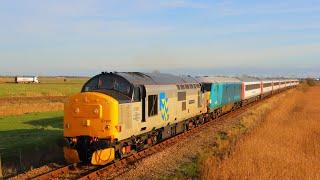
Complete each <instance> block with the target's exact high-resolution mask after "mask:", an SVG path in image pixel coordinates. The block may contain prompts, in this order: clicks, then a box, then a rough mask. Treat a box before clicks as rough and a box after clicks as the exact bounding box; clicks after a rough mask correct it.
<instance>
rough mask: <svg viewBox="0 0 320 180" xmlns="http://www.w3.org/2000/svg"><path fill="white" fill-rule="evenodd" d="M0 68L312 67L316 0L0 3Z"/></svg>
mask: <svg viewBox="0 0 320 180" xmlns="http://www.w3.org/2000/svg"><path fill="white" fill-rule="evenodd" d="M0 27H1V28H0V75H3V74H37V75H46V74H48V75H63V74H68V75H73V74H74V75H93V74H96V73H99V72H100V71H102V70H105V71H152V70H160V71H163V72H175V73H191V74H197V73H198V72H202V73H203V74H237V73H238V74H239V73H253V74H254V73H259V71H262V72H263V73H264V74H268V72H271V73H269V74H274V75H281V74H294V73H295V72H298V73H300V74H301V73H303V72H304V71H310V72H312V73H317V72H319V71H320V59H319V58H320V1H319V0H318V1H307V0H306V1H303V0H301V1H296V0H283V1H278V0H277V1H275V0H269V1H252V0H251V1H248V0H236V1H232V0H230V1H229V0H226V1H214V0H213V1H191V0H158V1H156V0H137V1H134V0H131V1H127V0H110V1H108V0H106V1H92V0H90V1H89V0H88V1H79V0H74V1H56V0H52V1H44V0H39V1H34V0H29V1H27V0H26V1H15V0H7V1H6V0H2V1H0Z"/></svg>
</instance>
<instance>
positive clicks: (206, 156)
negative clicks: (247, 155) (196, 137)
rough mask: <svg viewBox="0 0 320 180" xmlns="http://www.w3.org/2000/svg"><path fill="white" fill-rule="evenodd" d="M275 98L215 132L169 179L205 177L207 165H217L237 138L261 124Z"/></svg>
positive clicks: (207, 169) (227, 154) (231, 149)
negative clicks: (208, 142)
mask: <svg viewBox="0 0 320 180" xmlns="http://www.w3.org/2000/svg"><path fill="white" fill-rule="evenodd" d="M280 96H283V95H280ZM278 98H279V97H278ZM277 100H279V99H277V98H276V99H270V100H268V101H267V102H265V103H263V104H261V105H259V106H258V107H256V108H255V109H253V110H250V111H248V112H247V113H245V114H244V115H242V116H241V117H239V118H238V119H237V121H236V123H234V124H231V125H230V126H227V127H226V128H225V129H224V130H222V131H219V132H217V133H216V134H215V138H214V139H213V140H212V143H211V144H209V145H208V146H206V147H205V148H203V149H202V151H201V153H199V154H197V156H195V157H194V158H193V160H191V161H190V162H185V163H183V164H181V165H180V167H179V168H178V170H177V171H176V172H175V176H174V177H170V178H169V179H199V178H201V179H206V175H207V174H208V173H211V172H209V171H210V168H208V166H212V164H215V165H218V164H219V163H220V162H221V161H222V160H223V159H225V158H226V157H228V156H229V155H230V154H232V152H233V149H234V147H235V145H236V143H237V142H238V141H239V139H240V138H241V137H243V136H244V135H245V134H248V133H249V132H251V131H252V130H254V129H255V128H256V127H257V126H259V125H260V124H261V122H262V121H263V120H264V117H265V116H266V114H267V113H268V112H270V110H271V109H272V107H273V106H274V104H275V102H276V101H277Z"/></svg>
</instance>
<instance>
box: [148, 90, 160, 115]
mask: <svg viewBox="0 0 320 180" xmlns="http://www.w3.org/2000/svg"><path fill="white" fill-rule="evenodd" d="M157 114H158V95H149V96H148V116H149V117H150V116H155V115H157Z"/></svg>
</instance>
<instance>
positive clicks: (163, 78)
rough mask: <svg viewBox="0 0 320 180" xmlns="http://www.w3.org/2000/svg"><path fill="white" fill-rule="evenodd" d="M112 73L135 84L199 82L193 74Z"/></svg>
mask: <svg viewBox="0 0 320 180" xmlns="http://www.w3.org/2000/svg"><path fill="white" fill-rule="evenodd" d="M105 74H107V73H105ZM111 74H116V75H118V76H121V77H123V78H125V79H126V80H128V81H129V82H130V83H131V84H134V85H168V84H174V85H177V84H191V83H193V84H195V83H197V84H198V82H197V81H196V80H195V79H194V78H193V77H191V76H176V75H172V74H165V73H141V72H114V73H111Z"/></svg>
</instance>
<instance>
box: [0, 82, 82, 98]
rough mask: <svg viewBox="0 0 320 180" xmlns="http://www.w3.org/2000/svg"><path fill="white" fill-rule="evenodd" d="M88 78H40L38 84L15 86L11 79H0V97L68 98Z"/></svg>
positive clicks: (77, 90)
mask: <svg viewBox="0 0 320 180" xmlns="http://www.w3.org/2000/svg"><path fill="white" fill-rule="evenodd" d="M87 80H88V78H84V77H78V78H64V77H40V78H39V81H40V83H39V84H16V83H14V78H13V77H2V78H0V98H1V97H39V96H69V95H72V94H74V93H76V92H79V91H80V90H81V87H82V85H83V84H84V83H85V82H86V81H87Z"/></svg>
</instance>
